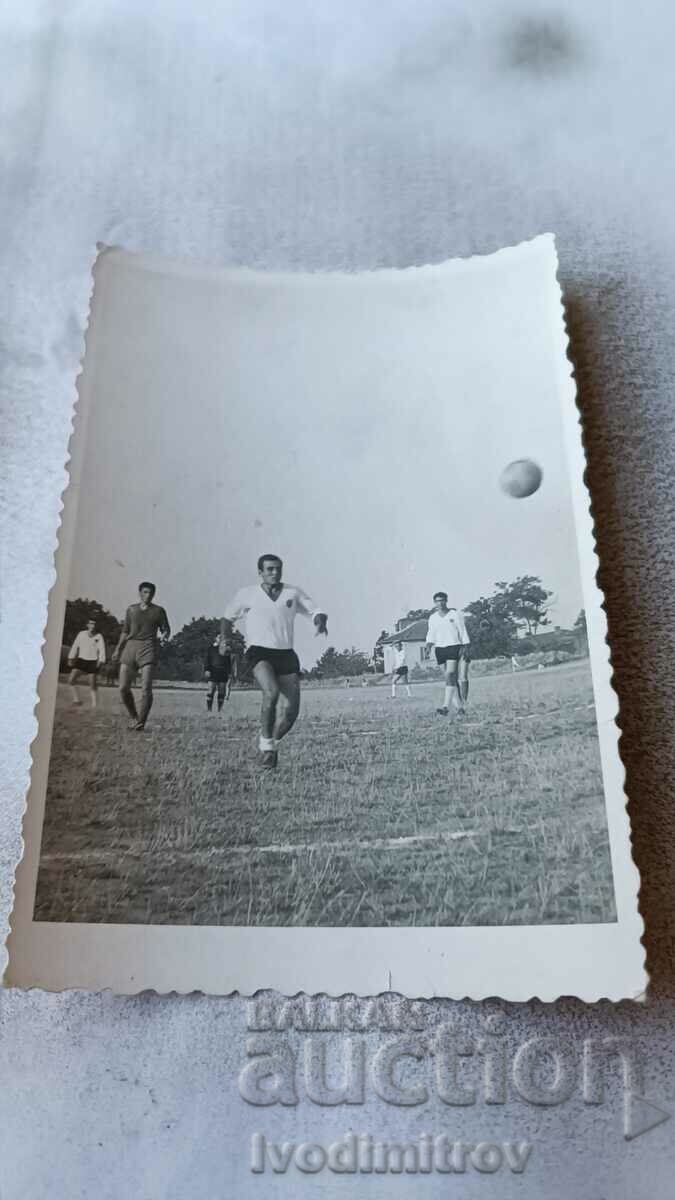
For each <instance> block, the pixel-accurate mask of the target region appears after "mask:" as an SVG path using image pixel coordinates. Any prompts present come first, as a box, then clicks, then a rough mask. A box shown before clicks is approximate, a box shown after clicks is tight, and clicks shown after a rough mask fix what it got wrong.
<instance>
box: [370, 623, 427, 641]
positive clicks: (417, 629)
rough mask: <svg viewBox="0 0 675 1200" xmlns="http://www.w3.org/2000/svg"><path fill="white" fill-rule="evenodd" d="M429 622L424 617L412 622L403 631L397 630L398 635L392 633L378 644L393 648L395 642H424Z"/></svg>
mask: <svg viewBox="0 0 675 1200" xmlns="http://www.w3.org/2000/svg"><path fill="white" fill-rule="evenodd" d="M428 628H429V621H428V619H427V618H426V617H422V619H421V620H419V621H412V622H411V623H410V625H408V626H406V628H405V629H401V630H399V632H398V633H392V634H390V636H389V637H388V638H384V639H383V641H382V642H380V645H381V646H395V645H396V643H397V642H426V640H427V629H428Z"/></svg>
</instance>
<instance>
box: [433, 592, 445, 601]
mask: <svg viewBox="0 0 675 1200" xmlns="http://www.w3.org/2000/svg"><path fill="white" fill-rule="evenodd" d="M447 598H448V593H447V592H434V600H447Z"/></svg>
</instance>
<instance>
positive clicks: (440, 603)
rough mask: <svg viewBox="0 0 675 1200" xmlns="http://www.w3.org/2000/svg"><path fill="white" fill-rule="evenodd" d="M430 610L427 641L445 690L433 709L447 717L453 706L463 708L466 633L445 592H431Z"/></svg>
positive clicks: (466, 693)
mask: <svg viewBox="0 0 675 1200" xmlns="http://www.w3.org/2000/svg"><path fill="white" fill-rule="evenodd" d="M434 610H435V611H434V612H432V613H431V614H430V616H429V625H428V630H427V642H429V643H431V645H432V646H433V647H434V651H435V655H436V662H437V663H438V665H439V667H442V668H443V674H444V676H445V691H444V698H443V705H442V707H441V708H437V709H436V712H437V713H439V714H440V715H441V716H444V717H447V716H448V715H449V713H450V712H451V711H452V710H453V709H454V711H456V712H457V714H458V715H463V714H464V712H465V711H466V702H467V699H468V696H469V661H470V645H469V635H468V633H467V631H466V624H465V622H464V617H463V615H462V613H461V612H460V611H459V610H458V609H456V608H449V607H448V594H447V592H435V593H434Z"/></svg>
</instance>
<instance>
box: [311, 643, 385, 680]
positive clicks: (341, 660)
mask: <svg viewBox="0 0 675 1200" xmlns="http://www.w3.org/2000/svg"><path fill="white" fill-rule="evenodd" d="M369 670H370V661H369V659H368V655H367V654H364V653H363V652H362V651H361V650H357V649H356V647H355V646H352V647H351V648H348V649H345V650H341V651H338V650H336V649H335V646H329V647H328V649H327V650H324V652H323V654H322V655H321V658H320V659H319V661H318V662H317V664H316V666H315V667H313V668H312V670H311V671H309V673H308V674H309V678H310V679H335V678H336V677H337V676H339V675H365V674H366V672H368V671H369Z"/></svg>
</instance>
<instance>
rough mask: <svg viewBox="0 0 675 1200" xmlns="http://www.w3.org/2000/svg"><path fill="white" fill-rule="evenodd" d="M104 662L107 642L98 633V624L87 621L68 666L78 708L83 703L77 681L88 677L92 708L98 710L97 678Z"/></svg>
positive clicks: (71, 650)
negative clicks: (82, 676) (84, 676)
mask: <svg viewBox="0 0 675 1200" xmlns="http://www.w3.org/2000/svg"><path fill="white" fill-rule="evenodd" d="M104 662H105V642H104V641H103V638H102V636H101V634H100V633H97V632H96V622H95V621H87V627H86V629H83V630H81V632H80V633H78V635H77V637H76V638H75V641H74V642H73V644H72V646H71V647H70V650H69V651H68V665H69V667H70V675H69V676H68V683H69V684H70V694H71V696H72V698H73V704H75V705H76V706H77V707H79V706H80V704H81V703H82V701H81V700H80V695H79V692H78V690H77V681H78V679H79V678H80V675H88V676H89V696H90V699H91V707H92V708H96V703H97V695H96V676H97V674H98V670H99V668H100V667H102V666H103V664H104Z"/></svg>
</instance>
